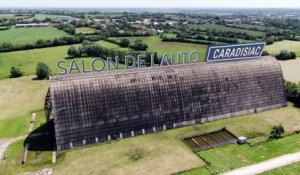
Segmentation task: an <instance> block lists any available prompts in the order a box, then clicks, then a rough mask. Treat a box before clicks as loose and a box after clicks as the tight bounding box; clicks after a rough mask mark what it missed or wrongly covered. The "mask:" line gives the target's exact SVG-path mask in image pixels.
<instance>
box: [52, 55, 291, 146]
mask: <svg viewBox="0 0 300 175" xmlns="http://www.w3.org/2000/svg"><path fill="white" fill-rule="evenodd" d="M50 92H51V103H52V110H53V111H54V112H53V114H54V123H55V133H56V142H57V149H58V150H65V149H69V148H71V147H77V146H82V145H86V144H91V143H95V142H101V141H107V140H110V139H114V138H125V137H130V136H135V135H141V134H146V133H151V132H158V131H161V130H166V129H172V128H175V127H182V126H187V125H192V124H196V123H203V122H207V121H213V120H217V119H223V118H228V117H232V116H236V115H242V114H247V113H253V112H256V111H263V110H269V109H274V108H279V107H283V106H285V105H286V98H285V94H284V88H283V77H282V71H281V68H280V65H279V63H278V62H277V60H275V59H274V58H271V57H264V58H259V59H252V60H240V61H228V62H219V63H217V62H216V63H201V64H190V65H175V66H162V67H156V68H144V69H139V70H137V69H135V70H123V71H112V72H107V73H89V74H79V75H71V76H69V77H66V76H56V77H51V79H50ZM55 111H58V112H55Z"/></svg>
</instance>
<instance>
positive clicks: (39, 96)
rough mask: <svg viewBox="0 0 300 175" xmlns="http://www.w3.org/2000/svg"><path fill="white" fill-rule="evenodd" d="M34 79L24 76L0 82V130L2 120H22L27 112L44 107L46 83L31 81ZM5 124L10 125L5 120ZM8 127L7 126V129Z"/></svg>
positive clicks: (43, 81)
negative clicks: (15, 118)
mask: <svg viewBox="0 0 300 175" xmlns="http://www.w3.org/2000/svg"><path fill="white" fill-rule="evenodd" d="M34 77H35V76H24V77H21V78H16V79H5V80H0V92H1V93H0V99H1V100H0V121H1V122H0V128H1V124H2V122H4V121H2V120H3V119H8V118H12V117H13V118H14V117H19V118H22V117H24V116H27V115H28V113H29V111H32V110H37V109H41V108H43V107H44V106H43V105H44V99H45V95H46V92H47V90H48V87H49V85H48V81H47V80H32V79H33V78H34ZM16 121H19V119H17V120H16ZM6 123H10V120H7V122H6ZM3 126H6V125H3ZM10 126H11V125H8V127H10ZM6 127H7V126H6ZM0 130H1V129H0ZM0 135H1V133H0Z"/></svg>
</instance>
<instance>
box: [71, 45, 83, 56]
mask: <svg viewBox="0 0 300 175" xmlns="http://www.w3.org/2000/svg"><path fill="white" fill-rule="evenodd" d="M68 55H69V56H70V57H73V58H74V57H78V56H81V54H80V51H79V50H78V49H77V48H76V47H75V46H71V47H70V48H69V50H68Z"/></svg>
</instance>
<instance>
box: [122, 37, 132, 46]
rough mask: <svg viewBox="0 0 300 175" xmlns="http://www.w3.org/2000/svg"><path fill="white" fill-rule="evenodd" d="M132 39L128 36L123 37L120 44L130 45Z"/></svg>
mask: <svg viewBox="0 0 300 175" xmlns="http://www.w3.org/2000/svg"><path fill="white" fill-rule="evenodd" d="M130 43H131V42H130V40H129V39H128V38H123V39H121V41H120V46H121V47H128V46H129V45H130Z"/></svg>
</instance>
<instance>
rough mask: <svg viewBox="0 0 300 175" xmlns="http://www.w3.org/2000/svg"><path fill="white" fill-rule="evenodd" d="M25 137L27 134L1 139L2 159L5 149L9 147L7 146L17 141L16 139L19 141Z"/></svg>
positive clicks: (0, 150) (0, 153)
mask: <svg viewBox="0 0 300 175" xmlns="http://www.w3.org/2000/svg"><path fill="white" fill-rule="evenodd" d="M24 137H25V136H20V137H14V138H5V139H0V161H1V160H2V159H3V156H4V152H5V150H6V149H7V147H8V146H9V145H10V144H12V143H14V142H16V141H18V140H20V139H22V138H24Z"/></svg>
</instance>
